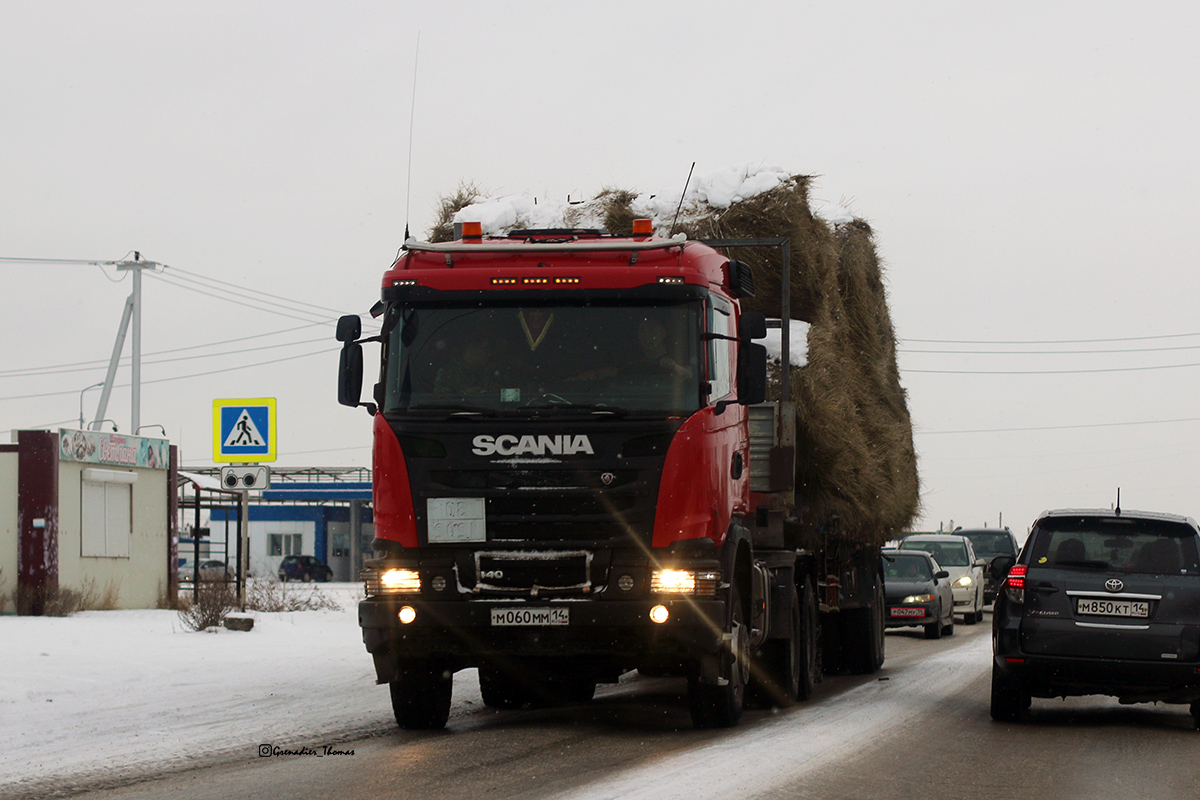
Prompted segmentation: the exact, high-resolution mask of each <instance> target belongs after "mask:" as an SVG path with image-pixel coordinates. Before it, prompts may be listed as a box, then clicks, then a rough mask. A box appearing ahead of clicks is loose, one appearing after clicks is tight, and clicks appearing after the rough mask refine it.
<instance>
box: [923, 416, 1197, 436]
mask: <svg viewBox="0 0 1200 800" xmlns="http://www.w3.org/2000/svg"><path fill="white" fill-rule="evenodd" d="M1177 422H1200V417H1181V418H1179V419H1148V420H1138V421H1135V422H1094V423H1091V424H1083V425H1041V426H1036V427H1027V428H973V429H964V430H957V431H922V430H915V429H914V430H913V435H914V436H915V435H918V434H920V435H923V436H940V435H943V434H952V433H954V434H957V433H1026V432H1031V431H1066V430H1075V429H1079V428H1120V427H1125V426H1130V425H1168V424H1172V423H1177Z"/></svg>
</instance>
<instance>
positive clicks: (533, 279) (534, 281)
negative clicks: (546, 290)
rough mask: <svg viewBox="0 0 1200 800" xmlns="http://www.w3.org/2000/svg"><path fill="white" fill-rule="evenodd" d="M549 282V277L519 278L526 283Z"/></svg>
mask: <svg viewBox="0 0 1200 800" xmlns="http://www.w3.org/2000/svg"><path fill="white" fill-rule="evenodd" d="M549 282H550V279H549V278H522V279H521V283H526V284H528V283H533V284H541V283H549Z"/></svg>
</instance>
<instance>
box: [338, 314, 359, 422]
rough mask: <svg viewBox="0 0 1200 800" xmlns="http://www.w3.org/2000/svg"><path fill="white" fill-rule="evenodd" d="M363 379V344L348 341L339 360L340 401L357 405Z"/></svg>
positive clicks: (343, 346) (344, 403)
mask: <svg viewBox="0 0 1200 800" xmlns="http://www.w3.org/2000/svg"><path fill="white" fill-rule="evenodd" d="M342 319H345V317H343V318H342ZM356 319H357V317H356ZM339 327H340V324H339ZM362 379H363V349H362V345H361V344H355V343H354V342H346V343H345V344H343V345H342V355H341V358H340V359H339V361H338V402H339V403H341V404H342V405H344V406H350V407H352V408H353V407H356V406H357V405H358V401H359V398H360V397H362Z"/></svg>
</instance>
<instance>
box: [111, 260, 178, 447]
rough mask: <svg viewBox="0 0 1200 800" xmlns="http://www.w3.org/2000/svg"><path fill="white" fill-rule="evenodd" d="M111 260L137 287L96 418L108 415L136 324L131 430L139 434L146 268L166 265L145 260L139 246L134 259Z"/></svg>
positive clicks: (123, 318) (128, 304) (119, 334)
mask: <svg viewBox="0 0 1200 800" xmlns="http://www.w3.org/2000/svg"><path fill="white" fill-rule="evenodd" d="M109 263H111V264H112V265H113V266H115V267H116V268H117V269H119V270H128V271H130V272H132V273H133V288H132V291H130V293H129V297H128V298H127V299H126V300H125V310H124V311H123V312H122V314H121V324H120V326H119V327H118V328H117V339H116V341H115V342H114V343H113V351H112V357H111V358H110V359H109V362H108V373H107V374H106V375H105V377H104V390H103V391H102V392H101V393H100V402H99V404H98V405H97V406H96V417H95V418H96V419H97V420H101V419H104V418H105V413H106V412H107V411H108V398H109V396H110V395H111V394H112V389H113V382H114V381H115V379H116V376H117V364H118V363H119V362H120V360H121V352H122V351H123V350H124V349H125V335H126V333H128V332H129V329H130V327H132V328H133V337H132V339H133V341H132V346H131V349H132V353H131V354H130V355H131V364H132V376H131V377H132V380H131V381H130V384H131V385H130V402H129V408H130V423H129V432H130V433H133V434H136V433H137V430H138V428H140V427H141V425H142V270H144V269H158V268H160V267H162V266H163V265H162V264H159V263H157V262H155V261H143V260H142V254H141V253H139V252H137V251H136V250H135V251H134V253H133V260H132V261H117V262H109ZM131 323H132V325H131Z"/></svg>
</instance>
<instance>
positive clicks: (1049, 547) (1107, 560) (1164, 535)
mask: <svg viewBox="0 0 1200 800" xmlns="http://www.w3.org/2000/svg"><path fill="white" fill-rule="evenodd" d="M1032 538H1033V548H1032V550H1031V551H1030V556H1029V565H1030V566H1047V567H1055V568H1061V569H1104V570H1114V571H1117V572H1129V573H1144V574H1150V575H1200V559H1198V558H1197V552H1196V534H1195V532H1194V531H1193V530H1192V529H1191V528H1190V527H1189V526H1187V525H1183V524H1180V523H1175V522H1167V521H1159V520H1144V519H1097V518H1094V517H1062V518H1053V517H1051V518H1047V519H1043V520H1042V521H1041V523H1040V524H1039V525H1038V527H1037V528H1036V529H1035V530H1034V532H1033V535H1032Z"/></svg>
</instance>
